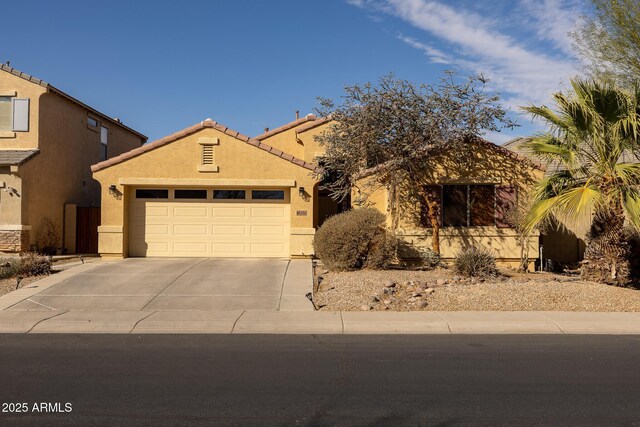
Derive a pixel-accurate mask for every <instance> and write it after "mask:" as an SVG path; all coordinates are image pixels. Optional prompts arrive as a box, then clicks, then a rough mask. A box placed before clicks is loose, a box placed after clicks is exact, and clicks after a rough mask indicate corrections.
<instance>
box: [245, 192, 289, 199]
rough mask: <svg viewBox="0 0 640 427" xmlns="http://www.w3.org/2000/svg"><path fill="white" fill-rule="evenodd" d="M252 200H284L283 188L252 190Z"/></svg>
mask: <svg viewBox="0 0 640 427" xmlns="http://www.w3.org/2000/svg"><path fill="white" fill-rule="evenodd" d="M251 198H252V199H253V200H284V190H253V191H251Z"/></svg>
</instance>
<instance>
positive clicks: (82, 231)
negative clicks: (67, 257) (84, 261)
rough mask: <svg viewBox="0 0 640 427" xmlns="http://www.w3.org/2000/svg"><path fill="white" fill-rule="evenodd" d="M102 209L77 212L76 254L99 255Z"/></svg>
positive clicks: (78, 210) (81, 209)
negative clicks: (99, 230) (99, 227)
mask: <svg viewBox="0 0 640 427" xmlns="http://www.w3.org/2000/svg"><path fill="white" fill-rule="evenodd" d="M99 225H100V208H81V207H78V208H77V211H76V253H79V254H96V253H98V226H99Z"/></svg>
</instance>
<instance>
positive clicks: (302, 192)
mask: <svg viewBox="0 0 640 427" xmlns="http://www.w3.org/2000/svg"><path fill="white" fill-rule="evenodd" d="M298 194H299V195H300V197H304V196H305V195H306V194H307V193H306V192H305V191H304V187H300V188H298Z"/></svg>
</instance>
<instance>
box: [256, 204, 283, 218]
mask: <svg viewBox="0 0 640 427" xmlns="http://www.w3.org/2000/svg"><path fill="white" fill-rule="evenodd" d="M284 211H285V209H284V208H282V207H279V206H274V207H266V206H264V207H263V206H258V207H253V208H251V216H252V217H253V218H265V217H266V218H274V217H275V218H284Z"/></svg>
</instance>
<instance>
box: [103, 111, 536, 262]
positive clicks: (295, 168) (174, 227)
mask: <svg viewBox="0 0 640 427" xmlns="http://www.w3.org/2000/svg"><path fill="white" fill-rule="evenodd" d="M330 123H331V122H330V121H329V120H327V119H320V118H316V117H315V116H314V115H307V116H305V117H303V118H300V119H296V120H295V121H293V122H291V123H288V124H286V125H284V126H281V127H279V128H276V129H273V130H268V129H267V130H266V131H265V133H263V134H261V135H258V136H256V137H253V138H251V137H248V136H245V135H242V134H240V133H239V132H237V131H234V130H231V129H229V128H227V127H226V126H224V125H222V124H220V123H217V122H215V121H213V120H211V119H207V120H204V121H202V122H200V123H198V124H195V125H193V126H191V127H189V128H187V129H184V130H182V131H180V132H177V133H174V134H172V135H169V136H167V137H165V138H163V139H161V140H158V141H155V142H152V143H150V144H147V145H145V146H143V147H140V148H137V149H135V150H132V151H130V152H128V153H125V154H123V155H120V156H117V157H115V158H112V159H110V160H108V161H105V162H101V163H98V164H96V165H94V166H93V167H92V170H93V172H94V177H95V179H96V180H97V181H99V182H100V184H101V186H102V225H101V226H100V228H99V236H100V239H99V251H100V254H101V255H103V256H113V257H123V256H125V257H126V256H196V257H206V256H213V257H216V256H219V257H310V256H312V255H313V245H312V243H313V237H314V234H315V230H316V228H317V227H318V225H319V224H321V223H322V221H323V220H324V219H325V218H326V217H327V216H330V215H333V214H335V213H336V212H338V211H339V206H338V205H337V204H336V203H335V202H333V201H332V200H331V199H330V198H329V197H328V195H327V194H325V193H323V191H321V190H319V189H318V187H319V185H318V182H317V181H316V179H315V178H314V176H313V173H312V172H313V171H314V169H315V168H316V164H315V163H314V162H315V159H316V157H317V156H318V155H320V154H322V152H323V148H322V147H321V146H320V145H319V144H318V142H317V141H316V140H315V138H314V137H315V136H316V135H318V134H319V133H321V132H323V131H324V130H325V129H326V127H327V126H329V125H330ZM474 152H475V154H474V155H473V156H472V157H471V158H467V159H465V163H464V165H462V166H461V165H459V164H458V165H457V166H456V167H452V165H453V163H452V162H451V158H447V156H446V155H443V156H442V157H441V158H434V162H437V163H438V164H440V165H441V167H439V168H435V169H434V170H435V172H434V176H433V177H432V178H433V190H434V191H436V192H437V194H438V197H439V198H440V203H441V211H442V221H443V222H442V227H443V228H442V230H441V247H442V254H443V256H444V257H445V258H447V257H453V256H454V254H455V253H456V252H457V251H458V250H459V249H460V248H461V247H463V246H465V245H470V244H477V245H483V246H486V247H489V248H490V249H491V250H493V251H494V253H495V254H496V256H497V257H498V260H499V261H501V262H502V263H507V264H514V265H517V263H518V262H519V258H520V253H521V246H522V245H521V243H520V242H519V241H518V237H517V233H516V232H515V231H514V230H513V229H512V228H510V227H509V225H508V224H507V221H506V218H505V217H504V215H505V212H504V209H501V206H502V207H504V202H505V200H509V201H513V200H515V198H516V197H517V195H518V193H519V192H521V191H525V190H526V188H527V187H528V186H529V185H530V184H531V182H532V181H533V180H535V179H536V177H537V176H538V175H540V174H541V171H540V170H539V169H538V168H537V167H536V166H535V165H534V164H533V163H531V162H529V161H527V160H526V159H523V158H521V157H519V156H518V155H515V154H514V153H512V152H510V151H509V150H506V149H503V148H500V147H498V146H496V145H494V144H491V143H489V142H486V141H482V142H478V144H477V146H476V149H475V151H474ZM454 157H455V156H454ZM452 195H453V196H452ZM355 196H357V195H355ZM454 196H455V197H454ZM476 196H480V197H482V198H483V203H482V211H481V212H480V211H479V210H478V207H477V206H476V205H473V204H470V201H471V200H473V199H474V198H475V197H476ZM456 197H457V198H456ZM354 198H355V197H354ZM368 202H369V204H372V205H373V206H375V207H376V208H377V209H379V210H381V211H382V212H385V213H388V194H387V193H386V190H384V189H382V188H381V189H380V190H378V191H376V192H375V193H373V194H370V195H369V197H368ZM472 205H473V206H472ZM451 212H453V214H452V213H451ZM461 212H463V216H464V218H461V217H460V215H461ZM479 212H480V214H479V215H480V216H477V214H478V213H479ZM456 215H457V216H456ZM409 217H410V215H408V213H407V216H406V218H407V219H406V220H404V221H402V222H401V227H400V229H399V232H400V234H401V235H402V236H403V237H404V239H405V240H406V241H408V242H411V243H412V244H413V245H415V246H417V247H426V246H429V245H430V237H429V236H430V235H431V232H430V231H429V230H428V229H427V228H425V227H424V226H420V225H419V224H415V223H413V222H411V221H409V220H408V218H409ZM524 245H525V250H526V251H528V254H529V256H530V257H531V259H532V260H535V259H536V257H537V254H538V236H537V235H533V236H530V238H529V239H527V240H526V242H525V243H524Z"/></svg>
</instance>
